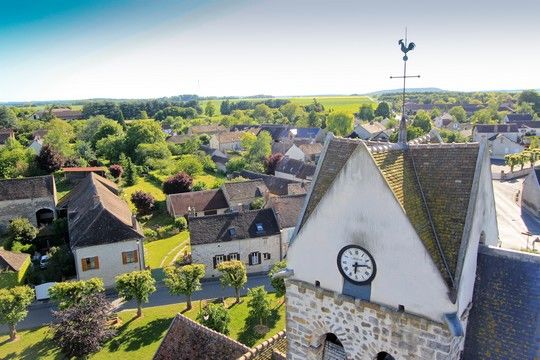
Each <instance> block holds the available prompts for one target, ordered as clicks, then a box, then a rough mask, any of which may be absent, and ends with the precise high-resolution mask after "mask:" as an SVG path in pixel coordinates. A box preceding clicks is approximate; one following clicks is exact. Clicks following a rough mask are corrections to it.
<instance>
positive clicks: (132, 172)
mask: <svg viewBox="0 0 540 360" xmlns="http://www.w3.org/2000/svg"><path fill="white" fill-rule="evenodd" d="M126 161H127V166H126V172H125V173H124V179H125V181H126V185H127V186H133V185H135V184H136V183H137V168H136V167H135V164H133V162H132V161H131V159H130V158H127V160H126Z"/></svg>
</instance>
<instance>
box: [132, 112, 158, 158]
mask: <svg viewBox="0 0 540 360" xmlns="http://www.w3.org/2000/svg"><path fill="white" fill-rule="evenodd" d="M162 141H165V133H163V131H162V130H161V126H160V125H159V123H158V122H156V121H153V120H137V121H134V122H133V123H131V124H130V126H129V127H128V130H127V134H126V141H125V145H126V151H127V152H128V153H129V154H132V155H133V154H134V153H135V149H136V148H137V146H138V145H139V144H153V143H156V142H162Z"/></svg>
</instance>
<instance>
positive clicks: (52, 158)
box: [36, 144, 64, 173]
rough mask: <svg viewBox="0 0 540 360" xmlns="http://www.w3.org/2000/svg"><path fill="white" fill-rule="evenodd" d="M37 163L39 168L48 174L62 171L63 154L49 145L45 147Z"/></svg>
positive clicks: (37, 158)
mask: <svg viewBox="0 0 540 360" xmlns="http://www.w3.org/2000/svg"><path fill="white" fill-rule="evenodd" d="M36 161H37V163H38V166H39V167H40V168H41V169H42V170H44V171H46V172H47V173H52V172H55V171H57V170H60V169H61V168H62V165H63V164H64V158H63V157H62V154H60V152H58V151H56V150H55V149H53V148H52V147H51V146H50V145H49V144H45V145H43V147H42V148H41V151H40V152H39V155H38V156H37V157H36Z"/></svg>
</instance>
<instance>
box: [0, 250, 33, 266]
mask: <svg viewBox="0 0 540 360" xmlns="http://www.w3.org/2000/svg"><path fill="white" fill-rule="evenodd" d="M28 259H30V255H28V254H25V253H16V252H13V251H7V250H4V249H2V248H0V272H2V271H6V270H7V271H19V270H20V269H21V268H22V266H23V265H24V263H25V262H26V260H28Z"/></svg>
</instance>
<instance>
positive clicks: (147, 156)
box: [135, 141, 172, 165]
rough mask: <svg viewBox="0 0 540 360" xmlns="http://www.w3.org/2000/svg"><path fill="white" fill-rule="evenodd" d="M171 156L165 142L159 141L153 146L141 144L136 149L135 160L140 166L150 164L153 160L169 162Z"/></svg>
mask: <svg viewBox="0 0 540 360" xmlns="http://www.w3.org/2000/svg"><path fill="white" fill-rule="evenodd" d="M171 156H172V154H171V151H170V150H169V147H168V146H167V143H166V142H165V141H159V142H155V143H152V144H146V143H144V144H139V145H137V148H136V149H135V160H136V161H137V163H138V164H139V165H142V164H145V163H148V160H151V159H163V160H167V159H169V158H170V157H171Z"/></svg>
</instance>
